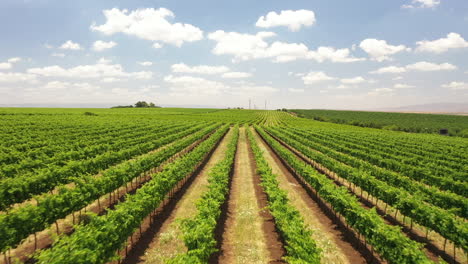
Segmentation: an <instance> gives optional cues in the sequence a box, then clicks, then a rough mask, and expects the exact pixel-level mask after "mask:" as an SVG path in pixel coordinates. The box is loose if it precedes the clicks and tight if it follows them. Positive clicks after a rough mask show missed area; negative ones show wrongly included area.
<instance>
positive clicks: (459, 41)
mask: <svg viewBox="0 0 468 264" xmlns="http://www.w3.org/2000/svg"><path fill="white" fill-rule="evenodd" d="M416 45H417V48H416V51H419V52H431V53H436V54H440V53H444V52H447V51H448V50H449V49H460V48H467V47H468V41H466V40H465V39H464V38H463V37H462V36H461V35H460V34H457V33H453V32H452V33H449V34H448V35H447V37H446V38H440V39H436V40H433V41H429V40H423V41H418V42H416Z"/></svg>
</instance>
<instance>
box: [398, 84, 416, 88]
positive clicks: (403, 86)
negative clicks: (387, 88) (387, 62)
mask: <svg viewBox="0 0 468 264" xmlns="http://www.w3.org/2000/svg"><path fill="white" fill-rule="evenodd" d="M414 87H415V86H414V85H409V84H404V83H397V84H395V85H394V86H393V88H395V89H408V88H414Z"/></svg>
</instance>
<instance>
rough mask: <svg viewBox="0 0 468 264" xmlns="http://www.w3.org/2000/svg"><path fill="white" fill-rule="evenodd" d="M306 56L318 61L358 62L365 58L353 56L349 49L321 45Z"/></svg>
mask: <svg viewBox="0 0 468 264" xmlns="http://www.w3.org/2000/svg"><path fill="white" fill-rule="evenodd" d="M306 58H308V59H312V60H315V61H317V62H324V61H327V60H328V61H331V62H341V63H346V62H356V61H363V60H365V59H364V58H355V57H353V56H351V54H350V50H349V49H335V48H333V47H319V48H317V50H315V51H310V52H309V53H308V54H307V56H306Z"/></svg>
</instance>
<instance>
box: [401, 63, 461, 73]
mask: <svg viewBox="0 0 468 264" xmlns="http://www.w3.org/2000/svg"><path fill="white" fill-rule="evenodd" d="M406 69H407V70H411V71H453V70H456V69H457V67H456V66H455V65H452V64H450V63H441V64H437V63H431V62H427V61H420V62H417V63H413V64H410V65H407V66H406Z"/></svg>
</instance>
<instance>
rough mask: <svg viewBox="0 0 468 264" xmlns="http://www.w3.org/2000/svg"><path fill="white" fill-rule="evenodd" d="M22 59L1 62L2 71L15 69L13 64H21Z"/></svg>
mask: <svg viewBox="0 0 468 264" xmlns="http://www.w3.org/2000/svg"><path fill="white" fill-rule="evenodd" d="M20 61H21V58H19V57H14V58H9V59H8V60H7V61H6V62H0V70H9V69H11V68H13V64H15V63H17V62H20Z"/></svg>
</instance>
